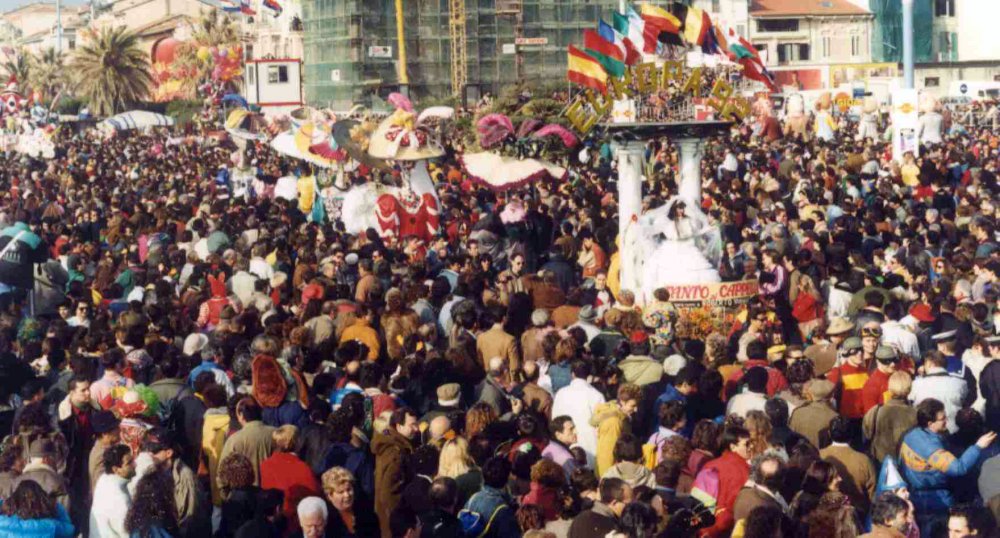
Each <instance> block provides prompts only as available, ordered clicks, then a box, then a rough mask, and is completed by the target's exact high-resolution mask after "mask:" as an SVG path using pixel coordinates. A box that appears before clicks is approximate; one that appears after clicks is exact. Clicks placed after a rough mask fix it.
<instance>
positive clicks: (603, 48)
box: [583, 30, 625, 78]
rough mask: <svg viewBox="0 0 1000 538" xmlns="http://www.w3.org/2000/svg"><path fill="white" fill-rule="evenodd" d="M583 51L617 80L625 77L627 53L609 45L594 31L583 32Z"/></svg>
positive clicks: (611, 44)
mask: <svg viewBox="0 0 1000 538" xmlns="http://www.w3.org/2000/svg"><path fill="white" fill-rule="evenodd" d="M583 50H584V51H586V52H587V54H589V55H590V56H591V57H592V58H594V59H595V60H597V62H598V63H600V64H601V66H603V67H604V70H605V71H606V72H607V73H608V74H609V75H611V76H613V77H615V78H621V77H624V76H625V51H624V50H622V49H619V48H618V47H616V46H615V45H614V44H613V43H609V42H608V41H606V40H605V39H604V38H603V37H601V36H600V34H598V33H597V32H595V31H593V30H584V31H583Z"/></svg>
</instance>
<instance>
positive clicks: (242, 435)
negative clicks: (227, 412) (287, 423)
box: [219, 397, 274, 486]
mask: <svg viewBox="0 0 1000 538" xmlns="http://www.w3.org/2000/svg"><path fill="white" fill-rule="evenodd" d="M262 418H263V410H262V409H261V407H260V405H259V404H258V403H257V401H256V400H254V399H253V398H250V397H247V398H243V399H242V400H240V401H239V403H237V404H236V420H238V421H239V423H240V431H238V432H236V433H234V434H233V435H232V436H231V437H230V438H229V439H226V444H225V445H223V446H222V454H221V455H220V456H219V461H220V462H222V461H225V460H226V456H228V455H230V454H232V453H234V452H235V453H237V454H242V455H244V456H246V457H247V459H249V460H250V462H251V463H252V464H253V475H254V485H255V486H259V485H260V462H262V461H264V460H265V459H267V458H268V457H270V456H271V452H273V451H274V439H273V438H272V437H271V434H272V433H273V432H274V428H272V427H271V426H268V425H266V424H264V423H263V422H262V421H261V419H262Z"/></svg>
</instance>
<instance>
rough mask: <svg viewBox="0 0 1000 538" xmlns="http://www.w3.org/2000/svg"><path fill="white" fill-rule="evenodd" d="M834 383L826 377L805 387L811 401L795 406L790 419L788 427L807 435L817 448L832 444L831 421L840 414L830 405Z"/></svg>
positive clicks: (804, 435) (815, 380)
mask: <svg viewBox="0 0 1000 538" xmlns="http://www.w3.org/2000/svg"><path fill="white" fill-rule="evenodd" d="M833 388H834V386H833V383H831V382H830V381H827V380H826V379H814V380H812V381H810V382H809V384H808V385H806V387H805V393H806V396H807V397H808V398H809V403H807V404H805V405H801V406H799V407H796V408H795V411H793V412H792V416H791V418H790V419H789V421H788V427H790V428H791V429H792V431H794V432H795V433H797V434H799V435H801V436H803V437H805V438H806V439H808V440H809V442H810V443H812V444H813V446H815V447H816V448H822V447H825V446H826V445H828V444H830V421H832V420H833V419H834V418H836V417H838V416H840V415H838V414H837V412H836V411H834V409H833V406H831V405H830V396H831V395H832V394H833Z"/></svg>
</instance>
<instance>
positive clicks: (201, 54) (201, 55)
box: [197, 46, 212, 62]
mask: <svg viewBox="0 0 1000 538" xmlns="http://www.w3.org/2000/svg"><path fill="white" fill-rule="evenodd" d="M197 56H198V59H199V60H201V61H203V62H207V61H208V60H209V58H211V57H212V54H211V53H210V52H209V50H208V47H204V46H203V47H198V53H197Z"/></svg>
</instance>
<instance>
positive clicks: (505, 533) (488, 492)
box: [459, 456, 521, 538]
mask: <svg viewBox="0 0 1000 538" xmlns="http://www.w3.org/2000/svg"><path fill="white" fill-rule="evenodd" d="M510 469H511V465H510V462H509V461H507V458H504V457H500V456H497V457H494V458H491V459H489V460H488V461H487V462H486V463H485V464H484V465H483V489H481V490H479V491H478V492H477V493H476V494H475V495H473V496H472V497H470V498H469V501H468V502H467V503H465V510H463V511H462V512H463V513H462V514H459V520H461V522H462V525H463V526H464V527H465V529H466V534H469V535H473V536H481V537H483V538H520V536H521V528H520V526H518V524H517V517H516V509H515V508H514V503H513V501H512V500H511V498H510V496H509V495H507V493H506V491H505V490H506V488H507V480H508V479H509V478H510ZM470 530H472V532H469V531H470Z"/></svg>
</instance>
